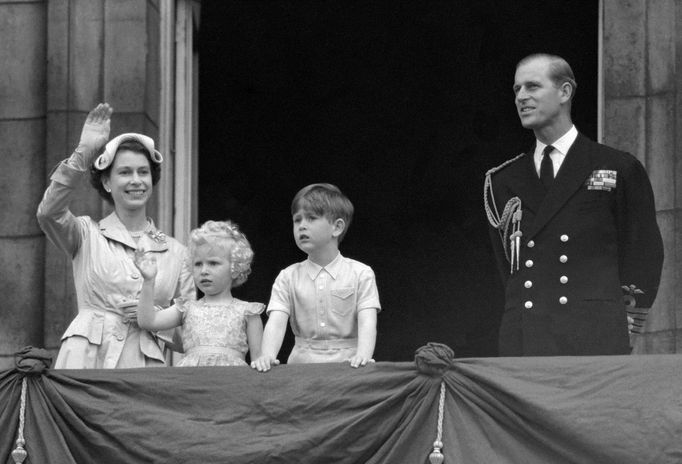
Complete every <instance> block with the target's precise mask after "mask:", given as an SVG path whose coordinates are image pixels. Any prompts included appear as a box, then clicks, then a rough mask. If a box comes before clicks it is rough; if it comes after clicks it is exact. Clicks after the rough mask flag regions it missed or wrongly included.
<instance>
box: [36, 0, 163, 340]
mask: <svg viewBox="0 0 682 464" xmlns="http://www.w3.org/2000/svg"><path fill="white" fill-rule="evenodd" d="M47 23H48V26H47V30H48V47H47V54H48V64H47V69H48V76H49V78H48V85H47V153H46V156H45V159H46V160H47V162H46V168H47V169H46V171H45V172H44V176H43V179H45V182H47V175H48V174H49V172H50V170H51V169H52V167H53V166H54V165H56V164H57V163H58V162H59V161H61V160H62V159H64V158H66V157H67V156H69V155H70V154H71V151H72V150H73V149H74V148H75V147H76V145H77V143H78V138H79V135H80V131H81V128H82V125H83V121H84V120H85V116H86V115H87V113H88V111H90V109H92V108H93V107H94V106H95V105H96V104H97V103H99V102H102V101H106V102H109V103H110V104H111V105H112V106H113V108H114V115H113V117H112V124H111V135H112V137H113V136H115V135H118V134H120V133H123V132H142V133H145V134H147V135H149V136H151V137H153V138H156V137H157V134H158V118H159V92H160V90H159V72H158V68H159V59H158V49H159V34H160V32H159V11H158V1H145V0H116V1H111V0H109V1H107V0H52V1H50V2H49V6H48V20H47ZM44 185H45V184H43V185H42V186H41V187H44ZM153 203H154V204H152V205H151V208H150V215H152V216H153V215H154V212H155V211H156V206H155V200H153ZM71 206H72V208H71V209H72V211H73V212H74V214H76V215H89V216H91V217H93V218H94V219H96V220H99V219H101V218H102V217H103V216H104V215H106V214H108V213H109V212H110V211H111V209H110V208H109V206H108V205H107V204H105V203H103V202H102V201H101V200H100V198H99V196H98V195H97V193H96V192H95V191H94V190H93V189H92V188H91V187H90V186H89V185H88V184H87V182H86V183H84V185H82V186H81V187H80V189H79V191H78V193H77V195H76V198H75V199H74V201H73V203H72V205H71ZM45 255H46V256H45V287H44V288H45V293H44V294H45V305H44V306H45V315H44V343H43V344H44V346H45V348H48V349H50V350H52V351H53V352H54V353H56V351H57V350H58V348H59V344H60V338H61V335H62V333H63V332H64V330H65V329H66V327H67V326H68V324H69V322H70V321H71V320H72V319H73V317H74V315H75V314H76V307H77V306H76V297H75V293H74V286H73V274H72V271H71V261H70V259H69V258H68V257H66V256H65V255H64V254H63V253H62V252H61V251H60V250H58V249H57V248H56V247H54V246H53V245H52V244H48V245H47V246H46V251H45Z"/></svg>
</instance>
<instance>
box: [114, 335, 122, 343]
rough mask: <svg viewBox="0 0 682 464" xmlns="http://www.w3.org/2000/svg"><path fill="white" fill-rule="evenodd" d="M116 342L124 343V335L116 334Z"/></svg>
mask: <svg viewBox="0 0 682 464" xmlns="http://www.w3.org/2000/svg"><path fill="white" fill-rule="evenodd" d="M116 340H118V341H119V342H120V341H123V335H121V334H116Z"/></svg>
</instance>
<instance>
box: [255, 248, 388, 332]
mask: <svg viewBox="0 0 682 464" xmlns="http://www.w3.org/2000/svg"><path fill="white" fill-rule="evenodd" d="M368 309H369V310H372V309H376V310H377V311H380V310H381V305H380V304H379V291H378V290H377V285H376V279H375V277H374V271H372V268H371V267H369V266H367V265H366V264H362V263H361V262H359V261H355V260H353V259H350V258H345V257H344V256H342V255H341V253H339V254H338V255H337V256H336V258H335V259H334V260H333V261H332V262H331V263H329V264H328V265H326V266H325V267H322V266H319V265H318V264H315V263H313V262H312V261H310V260H305V261H302V262H300V263H296V264H292V265H291V266H289V267H287V268H286V269H284V270H282V271H281V272H280V273H279V275H278V276H277V279H275V283H274V284H273V286H272V296H271V297H270V303H269V304H268V309H267V313H268V314H269V313H270V311H283V312H285V313H287V314H288V315H289V321H290V324H291V329H292V331H293V332H294V335H295V336H297V337H301V338H306V339H312V340H335V339H343V338H357V336H358V317H357V314H358V312H360V311H363V310H368Z"/></svg>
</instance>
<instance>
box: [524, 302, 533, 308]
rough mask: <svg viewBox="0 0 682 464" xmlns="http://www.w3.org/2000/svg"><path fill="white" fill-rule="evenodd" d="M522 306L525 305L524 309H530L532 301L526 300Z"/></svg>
mask: <svg viewBox="0 0 682 464" xmlns="http://www.w3.org/2000/svg"><path fill="white" fill-rule="evenodd" d="M524 306H525V307H526V309H530V308H532V307H533V302H532V301H526V302H525V303H524Z"/></svg>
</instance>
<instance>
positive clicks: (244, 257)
mask: <svg viewBox="0 0 682 464" xmlns="http://www.w3.org/2000/svg"><path fill="white" fill-rule="evenodd" d="M204 244H208V245H211V246H216V247H218V248H220V249H222V250H223V251H225V252H226V253H227V254H228V256H229V258H230V266H231V269H230V270H231V272H232V287H233V288H234V287H238V286H239V285H241V284H243V283H244V282H246V279H248V277H249V274H250V273H251V262H252V261H253V249H252V248H251V244H250V243H249V241H248V240H247V239H246V235H244V233H243V232H241V231H240V230H239V227H238V226H237V224H235V223H234V222H232V221H206V222H204V223H203V224H202V225H201V227H198V228H196V229H194V230H192V232H191V233H190V236H189V255H190V259H191V260H194V253H195V251H196V249H197V248H198V247H199V246H201V245H204ZM190 264H191V263H190Z"/></svg>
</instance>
